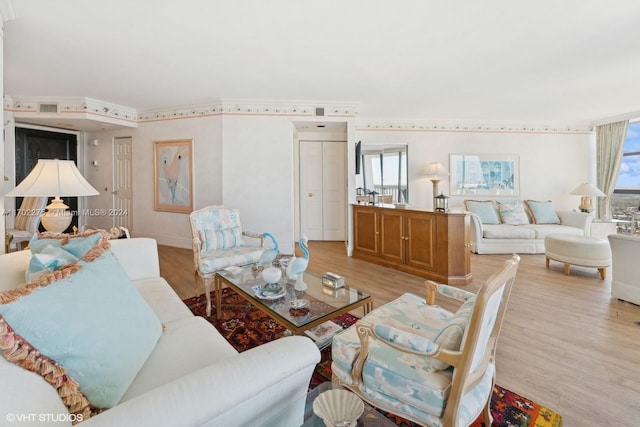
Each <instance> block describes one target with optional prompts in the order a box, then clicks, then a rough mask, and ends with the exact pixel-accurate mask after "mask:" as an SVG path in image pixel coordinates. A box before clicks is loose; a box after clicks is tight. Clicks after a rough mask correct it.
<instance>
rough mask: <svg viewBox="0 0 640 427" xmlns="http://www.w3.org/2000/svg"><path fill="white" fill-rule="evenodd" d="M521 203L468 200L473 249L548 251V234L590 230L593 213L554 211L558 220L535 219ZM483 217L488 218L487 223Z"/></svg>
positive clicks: (486, 251) (482, 251)
mask: <svg viewBox="0 0 640 427" xmlns="http://www.w3.org/2000/svg"><path fill="white" fill-rule="evenodd" d="M537 203H544V204H545V205H546V206H544V207H545V208H546V209H547V210H549V206H550V204H549V203H548V202H537ZM522 205H523V204H522V203H520V201H518V200H509V201H502V202H493V201H491V200H483V201H465V208H462V209H466V211H467V212H468V213H469V216H470V218H471V224H470V228H471V229H470V248H471V251H472V252H474V253H477V254H512V253H520V254H540V253H544V251H545V248H544V238H545V237H546V236H547V235H549V234H556V233H562V234H572V235H577V236H589V234H590V230H591V221H592V219H593V217H592V216H591V215H590V214H588V213H583V212H573V211H553V212H551V215H552V216H553V218H554V220H553V222H556V223H536V221H535V218H534V217H533V214H532V212H530V211H528V210H526V209H524V208H522ZM489 206H490V207H489ZM515 208H517V209H515ZM518 209H519V211H518ZM493 211H495V212H493ZM517 214H519V215H517ZM518 216H519V219H517V218H518ZM482 217H484V218H485V219H487V218H488V219H489V220H487V222H486V223H485V222H483V220H482ZM514 218H515V220H514ZM505 219H509V220H510V221H505ZM506 222H511V223H506ZM539 222H545V221H539ZM549 222H551V221H549ZM513 223H517V225H514V224H513Z"/></svg>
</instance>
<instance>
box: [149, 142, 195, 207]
mask: <svg viewBox="0 0 640 427" xmlns="http://www.w3.org/2000/svg"><path fill="white" fill-rule="evenodd" d="M153 154H154V156H153V158H154V163H153V175H154V181H153V182H154V205H153V207H154V209H155V210H157V211H166V212H184V213H190V212H191V211H192V210H193V141H192V140H190V139H181V140H175V141H154V143H153Z"/></svg>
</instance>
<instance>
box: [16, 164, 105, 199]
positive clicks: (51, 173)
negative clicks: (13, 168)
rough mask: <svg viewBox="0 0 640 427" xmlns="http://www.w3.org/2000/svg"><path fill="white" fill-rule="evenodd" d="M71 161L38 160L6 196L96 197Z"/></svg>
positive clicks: (96, 192) (95, 193) (95, 192)
mask: <svg viewBox="0 0 640 427" xmlns="http://www.w3.org/2000/svg"><path fill="white" fill-rule="evenodd" d="M98 194H100V193H99V192H98V190H96V189H95V188H93V187H92V186H91V184H89V183H88V182H87V180H86V179H84V177H83V176H82V174H81V173H80V171H79V170H78V168H77V167H76V165H75V164H74V163H73V161H72V160H58V159H54V160H44V159H40V160H38V163H37V164H36V166H35V167H34V168H33V170H32V171H31V172H30V173H29V175H27V177H26V178H25V179H24V180H22V182H21V183H20V184H19V185H18V186H16V188H14V189H13V190H11V191H9V192H8V193H7V194H6V195H7V196H39V197H49V196H56V197H60V196H97V195H98Z"/></svg>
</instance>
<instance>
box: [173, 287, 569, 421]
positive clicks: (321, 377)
mask: <svg viewBox="0 0 640 427" xmlns="http://www.w3.org/2000/svg"><path fill="white" fill-rule="evenodd" d="M211 300H212V302H213V304H212V305H213V307H212V310H211V314H212V316H211V317H210V318H208V319H207V320H209V322H211V323H212V324H213V325H214V326H215V327H216V329H218V331H220V333H221V334H222V335H223V336H224V337H225V338H226V340H227V341H229V343H230V344H231V345H232V346H233V347H234V348H235V349H236V350H238V351H239V352H242V351H245V350H249V349H251V348H253V347H256V346H258V345H260V344H264V343H265V342H268V341H272V340H274V339H278V338H280V337H281V336H282V335H283V333H284V331H285V328H284V327H283V326H282V325H280V324H279V323H277V322H276V321H274V320H272V319H271V318H270V317H269V316H268V315H267V314H266V313H264V312H263V311H261V310H259V309H257V308H255V307H254V306H253V305H251V304H250V303H249V302H247V301H246V300H245V299H244V298H242V297H240V296H239V295H238V294H236V293H235V292H234V291H233V290H232V289H229V288H225V289H223V290H222V316H221V318H220V320H217V319H216V315H215V313H216V307H215V294H214V293H213V292H212V293H211ZM184 303H185V304H186V305H187V306H188V307H189V309H190V310H191V311H192V312H193V313H194V314H195V315H196V316H202V317H204V318H207V317H206V304H207V302H206V299H205V296H204V294H203V295H200V296H198V297H194V298H189V299H186V300H185V301H184ZM332 320H333V321H334V322H336V323H338V324H339V325H340V326H342V327H343V328H348V327H349V326H351V325H353V324H354V323H355V322H356V321H357V320H358V318H357V317H355V316H352V315H350V314H343V315H342V316H339V317H337V318H335V319H332ZM330 380H331V346H329V347H326V348H325V349H324V350H322V352H321V360H320V363H318V366H317V367H316V370H315V372H314V373H313V376H312V378H311V383H310V384H309V388H313V387H315V386H316V385H318V384H320V383H322V382H325V381H330ZM383 413H384V412H383ZM385 415H386V416H387V418H389V419H391V420H392V421H393V422H394V423H395V424H396V425H398V426H400V427H414V426H415V424H414V423H412V422H410V421H407V420H405V419H404V418H401V417H398V416H395V415H393V414H388V413H385ZM491 415H492V416H493V423H492V427H559V426H562V417H561V416H560V415H559V414H557V413H555V412H553V411H551V410H550V409H547V408H545V407H543V406H540V405H538V404H537V403H535V402H532V401H531V400H529V399H526V398H524V397H522V396H520V395H517V394H516V393H513V392H511V391H509V390H506V389H504V388H502V387H500V386H497V385H496V386H495V388H494V390H493V396H492V398H491ZM482 426H484V423H483V422H482V416H480V418H479V419H478V420H476V421H475V422H474V423H473V424H472V425H471V427H482Z"/></svg>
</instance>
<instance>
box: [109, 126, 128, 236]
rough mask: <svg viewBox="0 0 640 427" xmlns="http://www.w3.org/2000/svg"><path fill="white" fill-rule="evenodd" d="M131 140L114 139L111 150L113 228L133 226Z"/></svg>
mask: <svg viewBox="0 0 640 427" xmlns="http://www.w3.org/2000/svg"><path fill="white" fill-rule="evenodd" d="M131 151H132V139H131V137H126V138H116V139H115V141H114V150H113V156H114V159H113V168H114V171H113V172H114V173H113V209H112V212H110V213H111V216H112V221H113V225H112V226H113V227H127V228H128V229H129V230H131V229H132V226H133V221H132V218H133V211H132V209H133V203H132V199H133V191H132V188H131V187H132V185H131V183H132V179H131V173H132V166H131V162H132V154H131Z"/></svg>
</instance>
